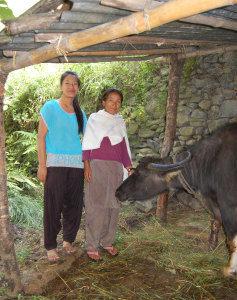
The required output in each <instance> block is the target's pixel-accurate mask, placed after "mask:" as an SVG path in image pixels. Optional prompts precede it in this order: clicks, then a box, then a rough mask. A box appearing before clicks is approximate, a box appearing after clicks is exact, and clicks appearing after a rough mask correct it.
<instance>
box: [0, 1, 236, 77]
mask: <svg viewBox="0 0 237 300" xmlns="http://www.w3.org/2000/svg"><path fill="white" fill-rule="evenodd" d="M235 3H237V0H192V1H190V0H173V1H170V2H166V3H164V4H162V5H160V6H158V7H155V8H153V9H150V10H147V11H146V12H145V13H144V12H137V13H134V14H131V15H130V16H127V17H124V18H121V19H118V20H115V21H113V22H109V23H105V24H102V25H99V26H96V27H93V28H90V29H87V30H84V31H80V32H75V33H72V34H70V35H69V36H68V37H64V38H62V39H60V40H59V41H58V42H57V43H54V44H51V45H47V46H43V47H41V48H38V49H34V50H31V51H29V52H28V54H27V55H25V54H22V55H19V56H18V57H16V59H15V60H7V61H1V63H0V73H9V72H11V71H13V70H16V69H20V68H23V67H27V66H30V65H34V64H39V63H41V62H44V61H48V60H50V59H52V58H54V57H58V56H62V54H63V55H66V54H67V53H68V52H72V51H76V50H78V49H82V48H84V47H88V46H92V45H95V44H99V43H103V42H107V41H110V40H112V39H115V38H120V37H124V36H127V35H130V34H139V33H141V32H144V31H147V30H150V29H151V28H154V27H157V26H161V25H163V24H166V23H169V22H172V21H175V20H178V19H180V18H185V17H188V16H190V15H193V14H197V13H200V12H204V11H207V10H210V9H214V8H218V7H222V6H226V5H233V4H235Z"/></svg>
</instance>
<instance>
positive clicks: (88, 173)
mask: <svg viewBox="0 0 237 300" xmlns="http://www.w3.org/2000/svg"><path fill="white" fill-rule="evenodd" d="M84 176H85V179H86V181H87V182H90V181H91V166H90V161H89V160H85V161H84Z"/></svg>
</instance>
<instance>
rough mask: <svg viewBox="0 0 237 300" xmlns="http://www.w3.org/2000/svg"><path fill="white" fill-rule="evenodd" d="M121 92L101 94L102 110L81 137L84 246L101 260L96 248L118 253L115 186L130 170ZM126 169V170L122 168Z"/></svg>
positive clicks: (94, 115) (95, 115)
mask: <svg viewBox="0 0 237 300" xmlns="http://www.w3.org/2000/svg"><path fill="white" fill-rule="evenodd" d="M122 101H123V95H122V93H121V92H120V91H119V90H117V89H114V88H110V89H107V90H106V91H105V92H104V93H103V95H102V105H103V107H104V109H103V110H100V111H98V112H97V113H93V114H91V116H90V117H89V119H88V122H87V126H86V130H85V134H84V137H83V143H82V150H83V161H84V166H85V169H84V175H85V179H86V181H87V182H86V189H85V201H84V202H85V227H86V243H85V249H86V252H87V255H88V257H89V259H91V260H92V261H96V262H98V261H102V260H103V258H102V256H101V255H100V254H99V252H98V248H100V249H101V250H103V251H105V252H107V253H108V254H109V255H111V256H117V255H118V251H117V249H116V248H115V247H113V242H114V240H115V236H116V231H117V223H118V215H119V203H118V200H117V198H116V197H115V191H116V188H117V187H118V186H119V185H120V184H121V182H122V181H123V171H124V168H125V169H126V170H127V172H128V176H130V175H131V174H132V173H133V169H132V162H131V152H130V147H129V143H128V138H127V132H126V126H125V122H124V120H123V117H122V116H121V115H119V114H118V111H119V109H120V107H121V105H122ZM125 172H126V171H125Z"/></svg>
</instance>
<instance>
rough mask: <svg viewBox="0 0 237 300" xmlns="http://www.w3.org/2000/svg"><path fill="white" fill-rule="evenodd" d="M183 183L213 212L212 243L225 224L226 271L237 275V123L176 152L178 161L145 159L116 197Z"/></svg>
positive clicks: (143, 196)
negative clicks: (228, 253) (201, 198)
mask: <svg viewBox="0 0 237 300" xmlns="http://www.w3.org/2000/svg"><path fill="white" fill-rule="evenodd" d="M184 185H186V186H187V187H188V189H189V188H190V189H191V190H192V191H194V192H195V193H199V194H201V195H202V196H203V198H204V199H205V203H206V206H207V207H208V208H209V211H210V212H211V213H212V214H213V217H214V218H213V222H212V230H211V237H210V239H211V242H212V243H213V244H215V243H217V234H218V230H219V227H220V226H221V224H222V225H223V227H224V231H225V233H226V236H227V244H228V246H229V250H230V260H229V264H228V266H227V267H225V268H224V270H223V273H224V274H225V275H226V276H236V275H237V123H231V124H227V125H225V126H223V127H220V128H219V129H217V130H216V131H215V132H214V133H213V134H211V135H210V136H209V137H207V138H205V139H202V140H200V141H198V142H197V143H195V144H193V145H192V146H191V147H189V148H188V149H187V151H183V152H181V153H179V154H177V155H176V158H175V161H174V160H173V159H172V158H171V157H167V158H163V159H155V158H144V159H143V160H142V161H141V163H140V164H139V166H138V167H137V168H136V169H135V171H134V173H133V174H132V175H131V176H130V177H128V178H127V179H126V180H125V181H124V182H123V183H122V184H121V185H120V186H119V187H118V189H117V191H116V197H117V198H118V199H119V200H120V201H126V200H144V199H146V198H149V197H151V196H154V195H158V194H161V193H164V192H166V191H171V190H177V189H184ZM185 189H186V187H185ZM213 233H215V238H214V240H213ZM212 246H213V248H214V246H215V245H212Z"/></svg>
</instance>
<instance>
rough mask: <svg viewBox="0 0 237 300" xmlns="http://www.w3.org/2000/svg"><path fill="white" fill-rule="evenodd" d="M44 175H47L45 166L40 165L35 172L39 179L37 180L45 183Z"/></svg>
mask: <svg viewBox="0 0 237 300" xmlns="http://www.w3.org/2000/svg"><path fill="white" fill-rule="evenodd" d="M46 176H47V167H46V166H42V165H40V166H39V169H38V172H37V178H38V179H39V181H41V182H43V183H45V181H46Z"/></svg>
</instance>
